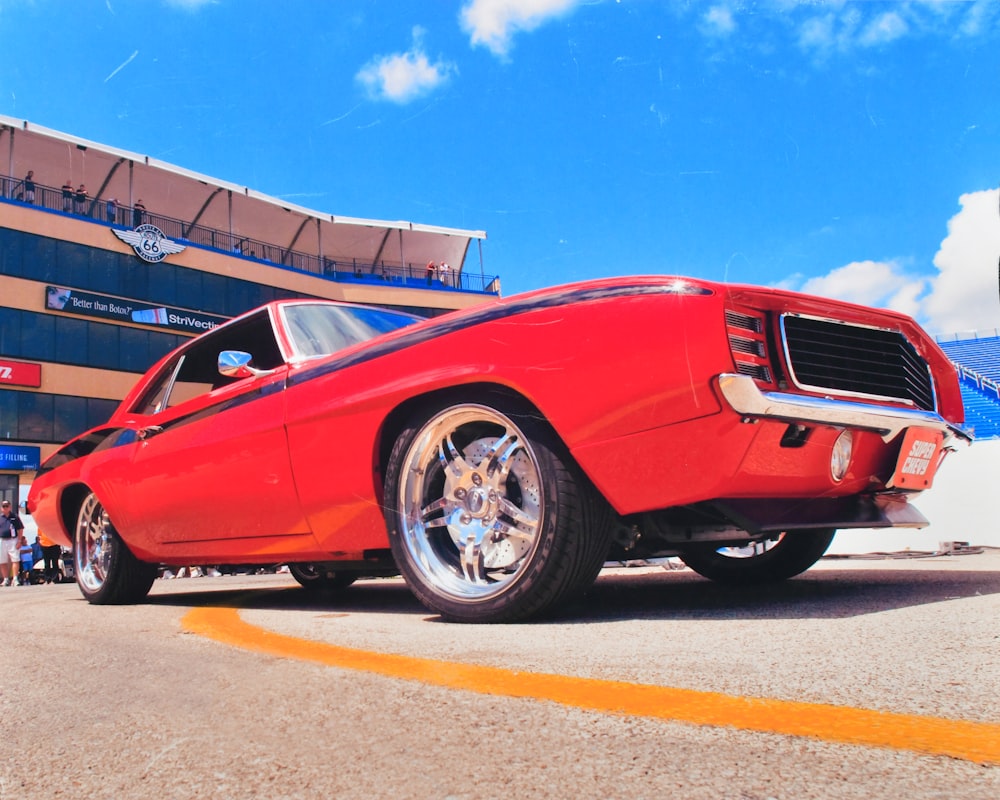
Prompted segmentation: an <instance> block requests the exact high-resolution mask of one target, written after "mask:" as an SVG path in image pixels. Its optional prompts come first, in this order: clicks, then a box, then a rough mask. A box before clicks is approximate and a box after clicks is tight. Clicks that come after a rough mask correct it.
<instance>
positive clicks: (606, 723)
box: [0, 550, 1000, 800]
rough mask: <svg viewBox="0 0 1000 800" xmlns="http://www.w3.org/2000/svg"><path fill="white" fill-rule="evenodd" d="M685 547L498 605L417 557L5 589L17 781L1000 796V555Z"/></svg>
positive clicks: (205, 787) (18, 792)
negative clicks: (399, 567) (695, 557)
mask: <svg viewBox="0 0 1000 800" xmlns="http://www.w3.org/2000/svg"><path fill="white" fill-rule="evenodd" d="M674 566H676V564H675V563H672V562H668V563H666V564H662V565H656V566H646V567H632V568H628V569H624V568H623V569H612V570H606V571H605V572H604V573H603V574H602V576H601V577H600V578H599V580H598V582H597V584H596V585H595V586H594V588H593V589H592V590H591V591H590V592H589V593H588V595H587V596H586V597H585V598H583V599H582V600H580V601H579V602H577V603H575V604H573V605H572V606H570V607H568V608H566V609H564V610H563V611H562V612H560V614H559V615H558V616H556V617H553V618H550V619H546V620H542V621H539V622H534V623H529V624H519V625H500V626H472V625H455V624H449V623H444V622H441V621H440V620H439V619H438V618H437V617H435V616H434V615H432V614H430V613H428V612H427V611H426V610H425V609H424V608H423V607H422V606H420V605H419V604H418V603H417V602H416V601H415V600H414V599H413V598H412V596H411V595H410V594H409V592H408V591H407V590H406V588H405V585H404V584H403V583H402V582H401V581H400V580H398V579H382V580H373V581H363V582H359V583H358V584H356V585H355V586H353V587H351V588H350V589H349V590H347V591H346V592H345V593H343V594H341V595H338V596H326V597H310V596H308V595H306V594H305V593H304V592H303V591H301V590H300V589H299V588H298V586H297V584H295V582H294V581H293V580H292V579H291V577H290V576H288V575H280V574H279V575H260V576H225V577H221V578H207V577H204V578H189V579H179V580H172V581H166V580H159V581H157V582H156V585H155V586H154V588H153V591H152V593H151V595H150V597H149V599H148V601H147V602H146V603H143V604H140V605H135V606H120V607H96V606H91V605H89V604H87V603H86V602H85V601H84V600H83V599H82V598H81V596H80V594H79V592H78V590H77V588H76V586H75V585H73V584H67V585H51V586H30V587H8V588H0V615H2V618H3V620H4V623H5V624H4V633H3V635H2V638H0V642H2V644H0V664H2V665H3V667H4V671H5V672H6V674H7V676H8V677H7V680H6V681H4V682H3V683H2V684H0V740H2V741H4V742H5V743H7V745H8V747H7V749H8V753H9V756H8V758H6V759H5V761H4V763H3V764H0V798H2V799H3V800H6V798H14V797H22V796H34V797H41V798H50V797H51V798H64V797H65V798H74V800H76V799H78V798H116V799H119V798H147V797H148V798H200V797H213V798H214V797H241V798H257V797H261V798H265V797H266V798H321V797H322V798H329V797H338V798H354V797H358V798H361V797H365V798H380V797H386V798H389V797H391V798H455V799H456V800H458V799H459V798H461V799H463V800H464V798H469V799H470V800H471V799H472V798H477V799H478V798H493V797H496V798H500V797H509V796H516V797H518V798H563V797H565V798H570V797H572V798H653V797H657V798H662V797H678V798H734V799H735V800H766V799H767V798H776V799H777V800H793V799H794V800H801V799H802V798H869V799H870V798H902V797H905V798H907V800H919V799H920V798H949V800H955V799H959V798H982V799H983V800H987V799H988V800H995V798H997V797H1000V695H998V692H997V686H1000V626H998V621H1000V613H998V612H1000V552H998V551H994V550H987V551H985V552H982V553H978V554H968V555H961V556H939V557H934V558H910V559H902V558H896V559H879V560H853V559H851V560H828V559H825V560H824V561H823V562H821V563H820V564H819V565H817V566H816V567H815V568H813V569H812V570H810V571H809V572H808V573H806V574H805V575H804V576H802V577H800V578H798V579H795V580H792V581H788V582H786V583H784V584H781V585H779V586H774V587H768V588H766V589H757V590H753V591H748V590H743V591H737V590H733V589H725V588H723V587H720V586H718V585H716V584H713V583H710V582H708V581H705V580H703V579H701V578H699V577H698V576H696V575H694V574H693V573H691V572H689V571H687V570H683V569H674V568H673V567H674ZM789 731H792V732H789Z"/></svg>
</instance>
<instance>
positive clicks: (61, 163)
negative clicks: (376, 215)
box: [0, 115, 500, 501]
mask: <svg viewBox="0 0 1000 800" xmlns="http://www.w3.org/2000/svg"><path fill="white" fill-rule="evenodd" d="M485 238H486V234H485V233H484V232H482V231H468V230H458V229H451V228H443V227H437V226H432V225H422V224H416V223H411V222H400V221H392V222H389V221H379V220H367V219H357V218H351V217H340V216H333V215H330V214H323V213H319V212H316V211H312V210H309V209H306V208H301V207H298V206H295V205H292V204H290V203H286V202H284V201H282V200H279V199H276V198H273V197H268V196H266V195H263V194H260V193H259V192H255V191H254V190H252V189H249V188H247V187H244V186H238V185H235V184H230V183H226V182H224V181H220V180H217V179H215V178H210V177H207V176H204V175H199V174H196V173H193V172H190V171H187V170H184V169H181V168H179V167H176V166H173V165H170V164H167V163H164V162H161V161H158V160H156V159H154V158H150V157H149V156H144V155H139V154H136V153H129V152H125V151H122V150H117V149H115V148H112V147H107V146H104V145H100V144H96V143H94V142H89V141H85V140H83V139H79V138H77V137H74V136H70V135H67V134H64V133H59V132H57V131H52V130H49V129H45V128H41V127H39V126H36V125H33V124H30V123H28V122H26V121H24V120H17V119H12V118H9V117H5V116H2V115H0V497H2V498H3V499H11V500H15V501H16V499H17V497H18V487H19V484H20V485H25V484H27V483H29V482H30V480H31V479H32V477H33V475H34V472H35V470H36V469H37V468H38V466H39V464H40V462H41V461H43V460H44V459H45V458H46V457H47V456H48V455H49V454H50V453H51V452H53V451H54V450H55V449H56V448H57V447H58V446H59V445H60V444H62V443H63V442H65V441H66V440H68V439H70V438H71V437H73V436H75V435H76V434H78V433H81V432H82V431H84V430H86V429H87V428H89V427H92V426H94V425H99V424H101V423H102V422H104V421H105V420H107V419H108V417H109V416H110V414H111V411H112V410H113V409H114V407H115V406H116V405H117V403H118V402H119V401H120V400H121V398H122V397H124V395H125V393H126V392H127V391H128V389H130V388H131V386H132V385H133V384H134V383H135V380H136V379H137V378H138V376H139V375H140V374H141V373H143V372H145V370H146V369H147V368H148V367H149V366H151V365H152V364H153V363H154V362H155V361H156V360H157V359H158V358H160V357H161V356H162V355H164V354H166V353H167V352H169V351H170V350H172V349H173V348H174V347H176V346H177V345H178V344H179V343H181V342H182V341H183V340H184V339H185V338H186V337H191V336H194V335H197V334H198V333H200V332H201V331H203V330H206V329H207V328H210V327H213V326H214V325H217V324H219V323H220V322H222V321H224V320H226V319H228V318H230V317H233V316H236V315H238V314H242V313H243V312H245V311H248V310H250V309H251V308H254V307H256V306H259V305H261V304H262V303H265V302H267V301H270V300H274V299H282V298H292V297H318V298H327V299H333V300H345V301H350V302H358V303H366V304H373V305H380V306H385V307H390V308H397V309H401V310H406V311H411V312H416V313H419V314H423V315H428V316H432V315H436V314H440V313H443V312H445V311H449V310H452V309H457V308H465V307H468V306H472V305H476V304H479V303H482V302H485V301H488V300H490V299H492V298H494V297H496V296H497V295H498V294H499V291H500V288H499V287H500V284H499V279H498V278H497V277H495V276H492V275H486V274H485V273H484V271H483V265H482V241H483V240H484V239H485ZM431 262H433V266H434V267H435V269H433V270H431V269H429V268H428V265H429V264H430V263H431ZM442 265H448V266H447V268H441V267H442Z"/></svg>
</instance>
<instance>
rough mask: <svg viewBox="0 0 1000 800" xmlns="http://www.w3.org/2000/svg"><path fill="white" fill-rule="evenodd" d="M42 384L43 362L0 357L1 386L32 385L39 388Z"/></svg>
mask: <svg viewBox="0 0 1000 800" xmlns="http://www.w3.org/2000/svg"><path fill="white" fill-rule="evenodd" d="M41 385H42V365H41V364H27V363H25V362H23V361H4V360H3V359H0V386H31V387H32V388H34V389H37V388H38V387H39V386H41Z"/></svg>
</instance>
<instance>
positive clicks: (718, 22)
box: [702, 6, 736, 36]
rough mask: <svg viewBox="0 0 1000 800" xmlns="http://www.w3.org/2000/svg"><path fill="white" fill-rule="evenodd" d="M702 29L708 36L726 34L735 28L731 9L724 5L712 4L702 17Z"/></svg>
mask: <svg viewBox="0 0 1000 800" xmlns="http://www.w3.org/2000/svg"><path fill="white" fill-rule="evenodd" d="M702 30H704V31H705V33H706V34H708V35H709V36H728V35H729V34H731V33H732V32H733V31H735V30H736V20H735V19H733V12H732V10H731V9H729V8H727V7H726V6H712V7H711V8H710V9H708V11H706V12H705V15H704V16H703V17H702Z"/></svg>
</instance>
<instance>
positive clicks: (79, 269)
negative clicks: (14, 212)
mask: <svg viewBox="0 0 1000 800" xmlns="http://www.w3.org/2000/svg"><path fill="white" fill-rule="evenodd" d="M5 276H9V277H11V278H20V279H23V280H27V281H33V282H37V283H38V285H39V291H38V306H37V310H36V309H34V308H11V307H9V306H4V305H2V303H3V296H2V294H0V358H11V359H20V360H23V361H27V362H41V363H43V364H51V365H54V366H55V365H68V366H77V367H89V368H95V369H105V370H111V371H114V372H126V373H135V374H136V375H137V376H138V375H139V374H141V373H144V372H145V371H146V370H147V369H148V368H149V367H150V366H152V364H154V363H155V362H156V361H157V360H158V359H160V358H161V357H162V356H164V355H166V354H167V353H168V352H170V351H171V350H173V349H174V348H176V347H177V346H178V345H179V344H181V343H182V342H183V341H185V340H186V339H187V338H189V337H187V336H185V335H183V334H180V333H168V332H161V331H155V330H147V329H145V328H138V327H133V326H131V325H127V324H125V325H123V324H115V323H113V322H102V321H97V320H94V321H91V320H87V319H80V318H79V317H78V316H70V315H68V314H67V315H64V314H61V313H59V312H58V311H56V312H52V311H45V310H44V308H45V302H46V295H45V286H46V285H55V286H59V287H67V288H69V289H72V290H79V291H81V292H92V293H95V294H99V295H107V296H110V297H118V298H123V299H126V300H132V301H139V302H146V303H153V304H157V305H163V306H176V307H179V308H188V309H191V308H193V309H197V310H198V311H201V312H205V313H208V314H212V315H218V316H220V317H234V316H237V315H239V314H242V313H244V312H246V311H249V310H250V309H253V308H256V307H257V306H260V305H263V304H264V303H267V302H270V301H272V300H281V299H289V298H297V297H303V295H302V294H300V293H295V292H291V291H288V290H285V289H280V288H276V287H274V286H268V285H265V284H261V283H255V282H253V281H247V280H243V279H240V278H235V277H228V276H221V275H215V274H213V273H207V272H202V271H200V270H196V269H191V268H187V267H180V266H176V265H174V264H169V263H164V262H159V263H156V264H150V263H147V262H145V261H142V260H141V259H138V258H136V257H135V255H133V254H131V253H129V254H123V253H117V252H113V251H109V250H103V249H101V248H96V247H90V246H87V245H83V244H78V243H75V242H68V241H63V240H60V239H55V238H50V237H46V236H40V235H37V234H32V233H27V232H24V231H20V230H15V229H10V228H0V281H2V278H3V277H5ZM387 307H389V308H392V309H394V310H399V311H406V312H410V313H416V314H420V315H424V316H431V315H434V314H439V313H443V311H442V310H440V309H426V308H413V307H402V306H388V305H387ZM117 405H118V401H116V400H106V399H101V398H93V397H81V396H77V395H56V394H47V393H44V392H39V391H32V390H22V389H0V440H4V441H9V442H30V443H34V444H42V445H44V444H62V443H63V442H65V441H67V440H69V439H71V438H73V437H74V436H76V435H78V434H80V433H82V432H83V431H85V430H87V429H88V428H91V427H94V426H97V425H101V424H103V423H104V422H106V421H107V420H108V418H109V417H110V415H111V413H112V412H113V411H114V409H115V408H116V407H117Z"/></svg>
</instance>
